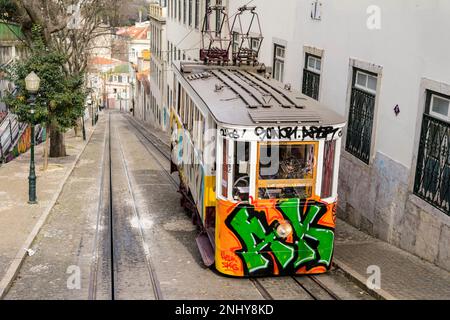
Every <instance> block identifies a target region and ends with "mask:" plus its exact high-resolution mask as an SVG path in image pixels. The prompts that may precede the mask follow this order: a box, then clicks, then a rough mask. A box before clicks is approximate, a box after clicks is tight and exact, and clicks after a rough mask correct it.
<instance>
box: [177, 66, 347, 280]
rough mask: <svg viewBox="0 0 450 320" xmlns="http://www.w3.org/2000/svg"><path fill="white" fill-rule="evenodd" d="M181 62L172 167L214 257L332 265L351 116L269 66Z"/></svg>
mask: <svg viewBox="0 0 450 320" xmlns="http://www.w3.org/2000/svg"><path fill="white" fill-rule="evenodd" d="M173 69H174V71H175V80H174V82H175V86H174V88H175V101H174V107H173V108H172V110H171V131H172V143H171V145H172V169H173V171H178V172H179V175H180V181H181V186H180V190H181V193H182V194H183V195H184V197H183V200H182V205H183V206H185V207H186V208H187V209H189V210H190V212H192V213H193V217H194V218H195V222H196V223H197V224H198V225H199V226H200V227H201V234H200V236H199V237H198V239H197V243H198V244H199V247H200V251H201V253H202V257H203V260H204V261H205V263H206V264H207V265H212V264H214V265H215V267H216V269H217V270H218V271H219V272H221V273H223V274H226V275H230V276H238V277H242V276H259V275H265V276H267V275H294V274H318V273H324V272H326V271H327V270H329V268H330V267H331V261H332V257H333V246H334V230H335V221H336V201H337V178H338V168H339V158H340V149H341V137H342V130H343V127H344V126H345V120H344V119H343V118H342V117H341V116H339V115H338V114H336V113H334V112H333V111H331V110H329V109H327V108H326V107H324V106H323V105H321V104H319V103H318V102H316V101H315V100H313V99H311V98H309V97H307V96H304V95H303V94H301V93H299V92H295V91H294V90H292V89H291V88H290V87H289V86H285V85H283V84H282V83H279V82H277V81H275V80H273V79H271V78H269V77H267V70H266V68H265V67H264V66H256V67H253V66H240V67H238V66H210V65H204V64H202V63H193V62H174V64H173Z"/></svg>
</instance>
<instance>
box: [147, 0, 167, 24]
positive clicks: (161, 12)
mask: <svg viewBox="0 0 450 320" xmlns="http://www.w3.org/2000/svg"><path fill="white" fill-rule="evenodd" d="M150 17H152V18H155V19H157V20H160V21H165V20H166V18H167V8H165V7H162V6H160V5H159V4H158V3H151V4H150Z"/></svg>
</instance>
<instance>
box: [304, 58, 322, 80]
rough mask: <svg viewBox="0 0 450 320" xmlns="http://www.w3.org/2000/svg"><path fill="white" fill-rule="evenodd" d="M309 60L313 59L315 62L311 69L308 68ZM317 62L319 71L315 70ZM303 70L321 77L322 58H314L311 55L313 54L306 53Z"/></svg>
mask: <svg viewBox="0 0 450 320" xmlns="http://www.w3.org/2000/svg"><path fill="white" fill-rule="evenodd" d="M310 59H314V60H315V62H314V68H311V67H310V66H309V60H310ZM317 61H319V62H320V69H317V68H316V66H317ZM305 69H306V70H308V71H311V72H314V73H317V74H318V75H321V74H322V58H321V57H319V56H315V55H313V54H309V53H307V54H306V68H305Z"/></svg>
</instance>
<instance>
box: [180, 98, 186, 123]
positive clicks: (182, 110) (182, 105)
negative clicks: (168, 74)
mask: <svg viewBox="0 0 450 320" xmlns="http://www.w3.org/2000/svg"><path fill="white" fill-rule="evenodd" d="M180 100H181V101H180V103H179V105H180V119H181V122H183V124H184V112H185V109H186V107H185V104H184V90H183V89H181V90H180Z"/></svg>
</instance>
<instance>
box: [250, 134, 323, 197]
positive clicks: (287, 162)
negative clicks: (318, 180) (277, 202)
mask: <svg viewBox="0 0 450 320" xmlns="http://www.w3.org/2000/svg"><path fill="white" fill-rule="evenodd" d="M317 151H318V148H317V143H300V144H291V143H286V144H260V149H259V169H258V181H257V187H258V196H259V198H260V199H291V198H300V199H306V198H309V197H311V196H312V195H313V190H314V187H315V177H316V170H317V168H316V163H317V161H316V158H317Z"/></svg>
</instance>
